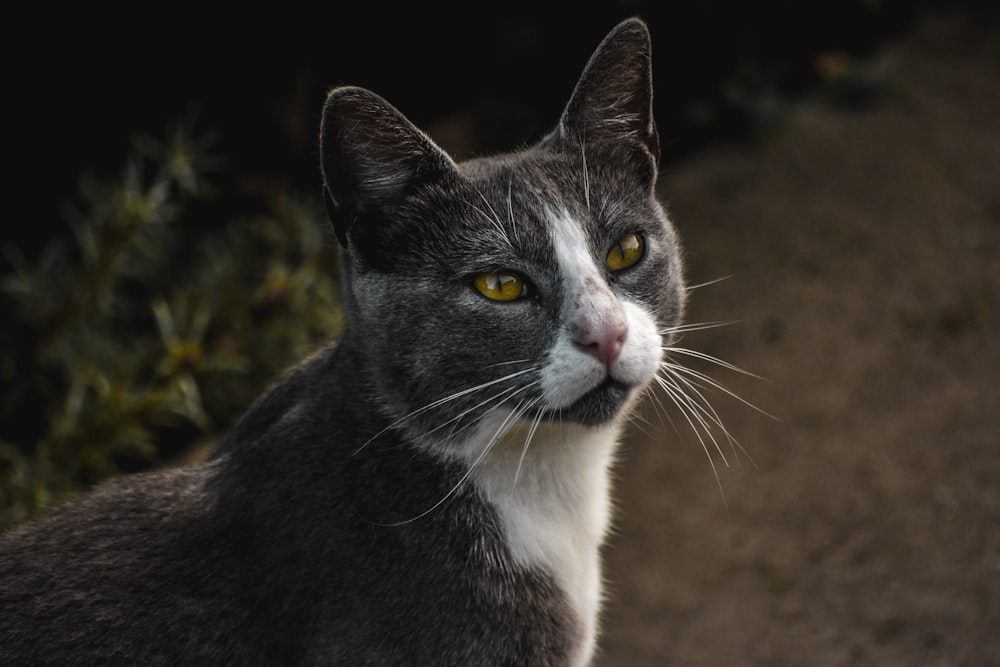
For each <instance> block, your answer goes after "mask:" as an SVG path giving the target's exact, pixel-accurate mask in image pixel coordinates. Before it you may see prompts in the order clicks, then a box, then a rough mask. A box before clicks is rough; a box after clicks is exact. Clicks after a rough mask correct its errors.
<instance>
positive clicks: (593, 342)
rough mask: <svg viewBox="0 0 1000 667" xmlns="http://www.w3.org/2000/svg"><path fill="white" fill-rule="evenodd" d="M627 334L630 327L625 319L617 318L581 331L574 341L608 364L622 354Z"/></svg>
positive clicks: (585, 350)
mask: <svg viewBox="0 0 1000 667" xmlns="http://www.w3.org/2000/svg"><path fill="white" fill-rule="evenodd" d="M626 336H628V327H627V326H626V325H625V322H624V320H616V321H614V322H611V323H607V324H604V325H601V326H595V327H590V328H587V329H585V330H584V331H581V332H580V333H579V334H578V335H577V337H576V339H575V340H574V341H573V342H574V343H575V344H576V346H577V347H578V348H580V349H581V350H583V351H584V352H586V353H587V354H591V355H593V356H594V357H596V358H597V360H598V361H600V362H601V363H602V364H604V365H605V366H608V365H610V364H611V362H612V361H614V360H615V359H617V358H618V355H619V354H621V351H622V345H624V344H625V338H626Z"/></svg>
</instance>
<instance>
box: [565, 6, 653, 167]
mask: <svg viewBox="0 0 1000 667" xmlns="http://www.w3.org/2000/svg"><path fill="white" fill-rule="evenodd" d="M554 135H555V136H550V137H549V141H552V140H553V139H555V140H556V141H557V142H558V143H560V144H562V145H566V144H567V143H568V144H571V145H583V146H584V147H586V146H591V145H597V144H608V145H613V146H618V147H621V148H625V149H626V150H627V155H628V157H627V158H626V159H629V160H632V161H633V162H634V164H635V166H636V167H637V168H639V169H641V170H645V169H650V170H651V171H650V172H649V174H650V176H652V178H653V180H655V177H656V169H657V166H658V164H659V161H660V140H659V136H658V135H657V132H656V122H655V121H654V118H653V73H652V47H651V44H650V39H649V30H648V29H647V28H646V24H645V23H644V22H643V21H642V20H640V19H637V18H632V19H627V20H625V21H622V22H621V23H619V24H618V25H617V26H616V27H615V28H614V29H613V30H612V31H611V32H610V33H608V35H607V36H606V37H605V38H604V41H602V42H601V44H600V46H598V47H597V50H596V51H594V54H593V55H592V56H591V57H590V61H589V62H588V63H587V66H586V68H585V69H584V71H583V74H582V75H581V76H580V80H579V82H577V84H576V88H575V89H574V90H573V95H572V97H571V98H570V101H569V103H568V104H567V105H566V109H565V111H563V115H562V118H561V119H560V121H559V127H558V128H557V129H556V131H555V133H554Z"/></svg>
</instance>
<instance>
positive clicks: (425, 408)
mask: <svg viewBox="0 0 1000 667" xmlns="http://www.w3.org/2000/svg"><path fill="white" fill-rule="evenodd" d="M535 370H537V368H536V367H531V368H524V369H522V370H519V371H515V372H513V373H509V374H507V375H504V376H502V377H499V378H496V379H494V380H490V381H489V382H483V383H481V384H478V385H475V386H473V387H469V388H467V389H462V390H461V391H457V392H455V393H453V394H450V395H448V396H445V397H443V398H439V399H437V400H435V401H431V402H430V403H428V404H427V405H424V406H422V407H419V408H417V409H416V410H413V411H412V412H410V413H408V414H406V415H403V416H402V417H400V418H399V419H397V420H396V421H394V422H392V423H391V424H389V425H388V426H386V427H385V428H383V429H382V430H381V431H379V432H378V433H376V434H375V435H373V436H372V437H370V438H369V439H368V440H366V441H365V442H364V443H363V444H362V445H361V446H360V447H358V448H357V449H356V450H354V453H353V454H352V456H357V455H358V454H359V453H360V452H361V451H362V450H363V449H364V448H365V447H367V446H368V445H370V444H371V443H372V442H374V441H375V440H377V439H378V438H379V437H380V436H382V435H384V434H385V433H386V432H388V431H391V430H392V429H394V428H396V427H397V426H399V425H400V424H403V423H404V422H406V421H408V420H410V419H412V418H414V417H416V416H417V415H420V414H423V413H424V412H427V411H428V410H433V409H434V408H437V407H440V406H442V405H444V404H446V403H449V402H451V401H454V400H457V399H459V398H462V397H464V396H468V395H469V394H471V393H473V392H476V391H480V390H482V389H485V388H486V387H491V386H493V385H496V384H499V383H501V382H506V381H508V380H511V379H513V378H516V377H519V376H521V375H524V374H526V373H531V372H533V371H535Z"/></svg>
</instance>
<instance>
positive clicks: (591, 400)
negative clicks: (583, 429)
mask: <svg viewBox="0 0 1000 667" xmlns="http://www.w3.org/2000/svg"><path fill="white" fill-rule="evenodd" d="M631 392H632V386H630V385H627V384H625V383H623V382H619V381H618V380H615V379H613V378H611V377H607V378H605V379H604V381H603V382H601V384H599V385H597V386H596V387H594V388H593V389H591V390H590V391H588V392H587V393H585V394H583V395H582V396H581V397H580V398H578V399H577V400H576V401H574V402H573V403H572V404H570V405H569V406H567V407H565V408H561V409H559V410H555V411H550V412H549V413H548V415H547V416H548V417H549V418H550V419H552V420H553V421H574V422H578V423H580V424H583V425H584V426H600V425H602V424H607V423H608V422H610V421H612V420H614V419H615V417H617V416H618V414H619V413H620V412H621V411H622V408H623V407H624V406H625V404H626V402H627V401H628V398H629V395H630V394H631Z"/></svg>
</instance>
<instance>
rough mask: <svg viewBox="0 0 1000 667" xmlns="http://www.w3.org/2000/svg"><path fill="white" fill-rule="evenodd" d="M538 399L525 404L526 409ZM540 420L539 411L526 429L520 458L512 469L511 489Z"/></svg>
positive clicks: (532, 405) (537, 401) (535, 403)
mask: <svg viewBox="0 0 1000 667" xmlns="http://www.w3.org/2000/svg"><path fill="white" fill-rule="evenodd" d="M540 401H541V399H540V398H536V399H535V400H534V401H532V402H531V403H530V404H529V405H528V406H527V408H526V411H527V410H530V409H531V408H533V407H535V406H536V405H537V404H538V403H539V402H540ZM541 421H542V413H541V412H539V413H538V414H536V415H535V418H534V419H532V420H531V427H530V428H529V429H528V435H527V436H525V438H524V447H523V448H522V449H521V458H519V459H518V460H517V470H515V471H514V481H513V483H512V484H511V489H513V488H514V487H516V486H517V480H518V478H519V477H520V476H521V466H522V465H524V457H525V456H527V454H528V447H529V446H530V445H531V439H532V438H534V437H535V431H536V430H537V429H538V425H539V424H540V423H541Z"/></svg>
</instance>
